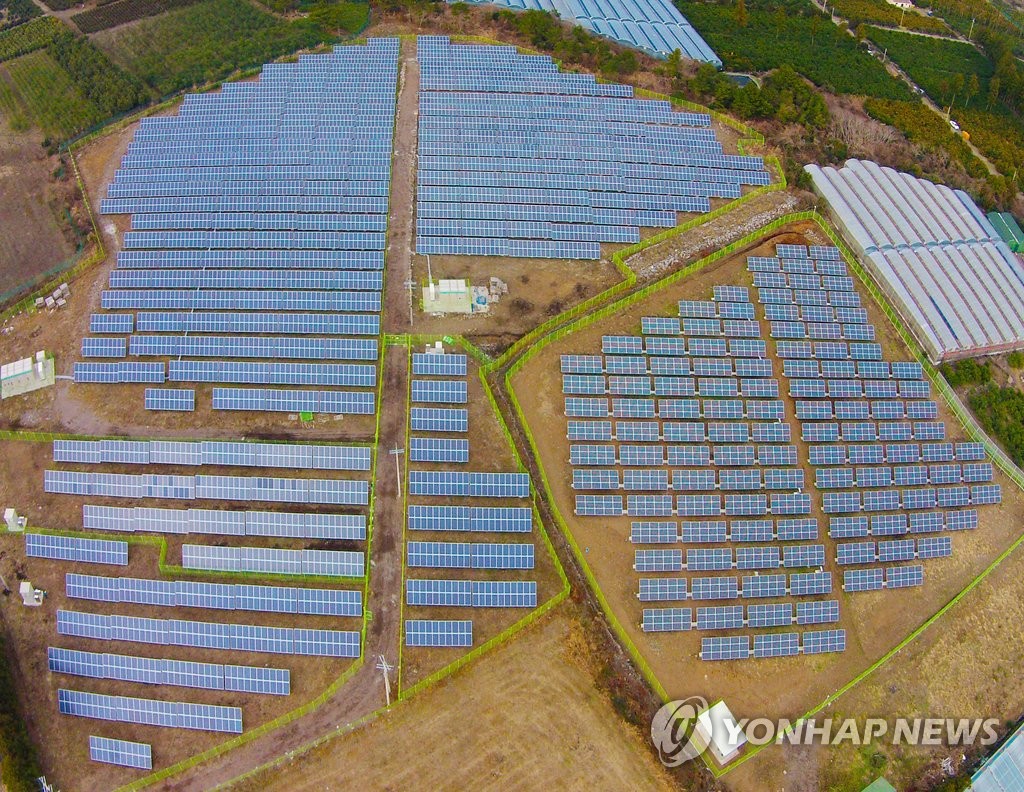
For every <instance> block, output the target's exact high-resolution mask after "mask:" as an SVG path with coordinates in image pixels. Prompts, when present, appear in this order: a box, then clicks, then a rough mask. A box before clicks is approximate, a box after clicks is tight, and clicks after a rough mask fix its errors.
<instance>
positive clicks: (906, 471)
mask: <svg viewBox="0 0 1024 792" xmlns="http://www.w3.org/2000/svg"><path fill="white" fill-rule="evenodd" d="M992 474H993V468H992V463H991V462H973V463H968V464H965V465H962V466H961V465H932V466H931V467H930V468H929V467H926V466H924V465H911V466H905V467H897V468H895V470H893V468H890V467H858V468H818V469H817V470H815V480H814V486H816V487H817V488H818V489H851V488H853V487H859V488H861V489H864V488H868V487H891V486H893V484H895V485H896V486H897V487H902V486H924V485H927V484H960V483H967V484H978V483H982V482H986V481H991V480H992Z"/></svg>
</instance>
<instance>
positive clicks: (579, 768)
mask: <svg viewBox="0 0 1024 792" xmlns="http://www.w3.org/2000/svg"><path fill="white" fill-rule="evenodd" d="M595 674H596V669H595V668H594V666H593V660H592V654H591V652H590V650H589V647H588V646H587V644H586V638H585V636H584V635H583V634H582V632H581V630H580V628H579V626H578V623H577V622H576V620H575V618H574V617H573V616H572V615H571V612H570V611H568V606H567V605H565V604H563V605H561V606H559V608H557V609H556V610H555V611H554V612H553V613H552V614H550V615H548V616H546V617H544V618H543V619H542V620H541V621H540V622H539V623H538V624H536V625H533V626H531V627H529V628H527V629H526V630H525V631H524V632H523V633H521V634H520V635H519V636H518V637H517V638H516V639H515V640H514V641H511V642H510V643H508V644H505V645H504V646H502V647H500V648H498V649H496V650H495V651H493V652H491V653H489V654H487V655H486V656H484V657H482V658H480V659H479V660H478V661H476V662H474V663H472V664H471V665H469V666H468V667H467V668H465V669H464V670H462V671H460V672H458V673H457V674H455V675H454V676H453V677H451V678H450V679H448V680H447V681H445V682H443V683H441V684H438V685H436V686H434V687H431V688H429V689H427V690H425V691H424V692H422V693H420V694H419V695H417V696H415V697H414V698H412V699H411V700H409V701H407V702H405V703H403V704H401V705H399V706H398V707H396V708H395V709H394V710H393V711H392V712H390V713H389V714H387V715H385V716H383V717H381V718H380V719H378V720H376V721H374V722H373V723H371V724H370V725H369V726H367V727H366V728H364V729H362V730H360V731H358V732H356V733H353V734H349V735H346V736H344V737H340V738H337V739H333V740H331V741H329V742H326V743H324V744H323V745H321V746H319V747H318V748H316V749H314V750H313V752H312V753H310V754H308V755H303V756H299V757H297V758H295V759H292V760H290V761H287V762H286V763H284V764H281V765H280V766H279V767H276V768H274V769H271V770H267V771H264V772H261V773H258V774H256V775H255V776H253V777H251V778H248V779H246V780H245V781H243V782H240V783H238V784H236V785H235V786H233V787H232V789H238V790H240V791H245V792H248V791H249V790H252V791H253V792H255V790H275V791H276V790H289V791H290V792H299V791H300V790H321V789H349V788H357V787H358V788H362V789H394V790H399V789H437V790H458V789H470V788H472V789H495V790H498V789H509V788H515V789H530V790H541V789H552V788H559V789H583V788H586V789H594V790H624V789H631V790H632V789H635V790H648V789H651V790H653V789H671V788H672V785H671V779H670V777H669V776H668V775H667V774H666V772H665V770H664V768H662V767H661V766H660V765H659V764H658V762H657V760H656V759H655V758H654V757H653V756H652V755H651V753H650V751H649V750H648V749H647V747H646V745H645V737H644V735H642V734H640V733H639V732H638V731H636V730H634V729H632V728H631V727H629V726H627V725H626V724H625V723H624V722H623V721H622V720H621V718H619V717H618V715H617V714H616V713H615V711H614V709H613V708H612V706H611V704H610V703H609V701H608V699H607V698H606V697H605V696H603V695H602V694H601V693H599V692H598V691H597V689H596V688H595V681H594V680H595Z"/></svg>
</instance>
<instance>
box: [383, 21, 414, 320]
mask: <svg viewBox="0 0 1024 792" xmlns="http://www.w3.org/2000/svg"><path fill="white" fill-rule="evenodd" d="M400 64H401V74H400V75H399V80H398V85H399V90H400V93H399V96H398V111H397V112H398V118H397V119H396V121H395V144H394V145H395V149H394V155H393V157H392V160H391V205H390V207H389V212H390V213H389V215H388V254H387V261H388V277H387V280H386V282H385V285H384V304H385V310H384V323H383V327H384V330H385V332H388V333H407V332H409V331H410V330H411V328H412V321H411V316H412V311H411V302H410V300H411V299H412V298H413V296H414V295H411V294H410V292H409V287H408V285H407V284H408V283H409V282H410V281H411V280H412V249H413V244H414V239H413V232H414V230H415V229H414V223H415V214H416V213H415V206H416V204H415V201H416V167H417V163H416V141H417V139H418V130H419V125H418V123H417V121H418V119H419V85H420V65H419V64H418V63H417V62H416V42H415V41H414V40H407V41H403V42H402V55H401V61H400Z"/></svg>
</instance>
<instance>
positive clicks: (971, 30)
mask: <svg viewBox="0 0 1024 792" xmlns="http://www.w3.org/2000/svg"><path fill="white" fill-rule="evenodd" d="M973 35H974V17H971V29H970V30H968V31H967V40H968V41H970V40H971V36H973Z"/></svg>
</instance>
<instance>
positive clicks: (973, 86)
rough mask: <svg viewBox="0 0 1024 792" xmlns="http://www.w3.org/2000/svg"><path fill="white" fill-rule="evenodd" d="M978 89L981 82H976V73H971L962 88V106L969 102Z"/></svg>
mask: <svg viewBox="0 0 1024 792" xmlns="http://www.w3.org/2000/svg"><path fill="white" fill-rule="evenodd" d="M980 90H981V84H980V83H979V82H978V75H977V74H972V75H971V79H969V80H968V81H967V85H966V86H965V88H964V107H967V105H969V104H970V103H971V99H973V98H974V97H975V96H977V95H978V91H980Z"/></svg>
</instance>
